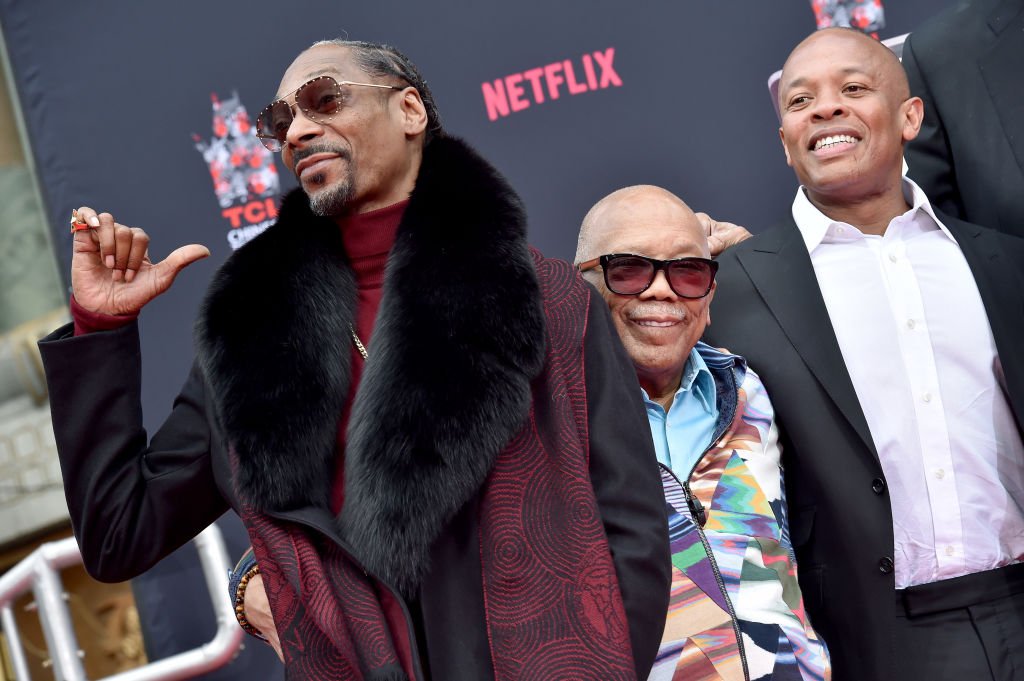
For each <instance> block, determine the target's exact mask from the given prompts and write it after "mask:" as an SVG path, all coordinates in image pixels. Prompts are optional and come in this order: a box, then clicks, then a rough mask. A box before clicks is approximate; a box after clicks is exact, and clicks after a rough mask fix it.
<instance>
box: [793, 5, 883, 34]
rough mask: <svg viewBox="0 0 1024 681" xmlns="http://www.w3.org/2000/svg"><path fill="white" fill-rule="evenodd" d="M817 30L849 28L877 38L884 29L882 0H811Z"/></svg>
mask: <svg viewBox="0 0 1024 681" xmlns="http://www.w3.org/2000/svg"><path fill="white" fill-rule="evenodd" d="M811 7H813V8H814V16H815V18H816V19H817V21H818V28H829V27H831V26H850V27H852V28H859V29H860V30H862V31H864V32H865V33H870V34H872V35H874V37H876V38H877V37H878V31H880V30H882V29H883V28H885V9H884V8H883V7H882V0H811Z"/></svg>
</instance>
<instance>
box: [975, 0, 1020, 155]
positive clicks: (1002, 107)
mask: <svg viewBox="0 0 1024 681" xmlns="http://www.w3.org/2000/svg"><path fill="white" fill-rule="evenodd" d="M1022 7H1024V6H1022V5H1021V3H1020V2H1019V1H1018V0H1006V1H1005V2H1002V3H1000V4H999V6H998V7H996V9H995V11H993V12H992V14H991V15H989V18H988V25H989V28H991V29H992V32H993V33H994V34H995V35H996V39H995V42H994V44H993V46H992V49H991V50H990V51H989V52H988V54H986V55H984V56H982V57H981V58H980V59H979V60H978V69H979V70H980V71H981V76H982V78H983V79H984V81H985V86H986V88H988V93H989V97H991V98H992V104H993V106H994V107H995V110H996V113H997V114H998V116H999V121H1000V122H1001V123H1002V126H1003V134H1005V135H1006V139H1007V142H1008V143H1009V145H1010V148H1012V149H1013V155H1014V157H1015V158H1016V159H1017V166H1018V167H1019V168H1020V169H1021V172H1022V173H1024V88H1022V87H1021V82H1020V80H1021V70H1020V65H1019V61H1020V55H1021V54H1024V9H1022ZM1015 65H1016V66H1015Z"/></svg>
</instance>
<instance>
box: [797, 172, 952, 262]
mask: <svg viewBox="0 0 1024 681" xmlns="http://www.w3.org/2000/svg"><path fill="white" fill-rule="evenodd" d="M903 197H904V198H905V199H906V201H907V203H909V204H910V210H908V211H907V212H906V213H904V214H903V215H901V216H898V217H896V218H893V221H892V222H890V223H889V224H890V225H893V224H894V223H896V222H897V221H899V224H905V225H913V226H916V227H918V228H920V227H922V226H924V225H925V224H929V223H934V224H935V226H937V227H938V228H939V229H940V230H942V233H943V234H945V235H946V236H947V237H949V238H950V240H952V241H953V243H956V238H955V237H954V236H953V235H952V234H950V232H949V230H948V229H946V226H945V225H944V224H942V221H941V220H939V219H938V218H937V217H936V216H935V211H934V210H933V209H932V204H931V202H929V201H928V197H927V196H925V193H924V190H922V189H921V188H920V187H918V186H917V183H915V182H914V181H913V180H911V179H910V178H909V177H904V178H903ZM918 211H924V213H925V215H927V216H928V217H929V218H931V220H915V219H914V217H915V216H916V215H917V213H918ZM793 220H794V221H795V222H796V226H797V227H798V228H799V229H800V235H801V236H802V237H803V239H804V245H806V246H807V252H808V253H813V252H814V249H816V248H817V247H818V246H819V245H821V244H822V243H823V242H832V241H838V240H841V239H842V237H841V236H840V235H841V234H843V233H845V232H844V230H850V232H848V234H849V236H850V237H860V236H862V235H863V233H862V232H861V231H860V230H859V229H857V228H856V227H854V226H853V225H850V224H848V223H845V222H838V221H836V220H833V219H832V218H830V217H829V216H827V215H825V214H824V213H822V212H821V211H820V210H818V208H817V207H816V206H815V205H814V204H813V203H811V201H810V199H808V198H807V193H806V190H805V189H804V187H803V185H801V186H800V188H799V189H797V192H796V198H795V199H793ZM840 228H842V229H840Z"/></svg>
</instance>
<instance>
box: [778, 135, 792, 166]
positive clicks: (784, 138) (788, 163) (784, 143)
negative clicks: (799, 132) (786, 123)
mask: <svg viewBox="0 0 1024 681" xmlns="http://www.w3.org/2000/svg"><path fill="white" fill-rule="evenodd" d="M779 139H780V140H781V141H782V151H783V153H785V154H786V165H787V166H789V167H790V168H792V167H793V159H792V158H790V156H789V147H787V146H786V133H785V132H783V130H782V126H781V125H780V126H779Z"/></svg>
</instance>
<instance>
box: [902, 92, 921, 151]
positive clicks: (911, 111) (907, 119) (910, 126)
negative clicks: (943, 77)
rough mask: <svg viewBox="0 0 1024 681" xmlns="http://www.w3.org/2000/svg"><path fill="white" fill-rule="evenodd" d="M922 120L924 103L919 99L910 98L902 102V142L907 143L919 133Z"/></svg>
mask: <svg viewBox="0 0 1024 681" xmlns="http://www.w3.org/2000/svg"><path fill="white" fill-rule="evenodd" d="M923 120H924V102H922V101H921V98H920V97H911V98H910V99H908V100H907V101H905V102H903V141H904V142H909V141H910V140H912V139H914V138H915V137H917V133H919V132H921V122H922V121H923Z"/></svg>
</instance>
